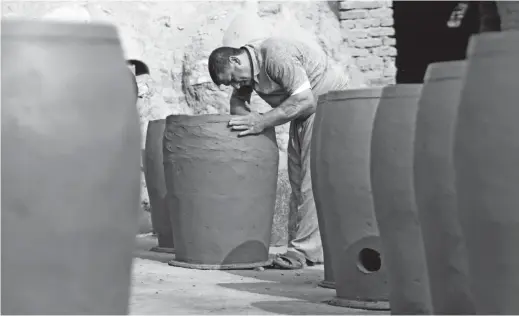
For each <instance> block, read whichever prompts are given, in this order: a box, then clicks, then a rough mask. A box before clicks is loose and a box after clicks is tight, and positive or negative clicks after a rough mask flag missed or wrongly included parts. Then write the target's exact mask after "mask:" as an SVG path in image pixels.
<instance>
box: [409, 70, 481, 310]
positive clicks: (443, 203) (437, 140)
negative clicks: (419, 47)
mask: <svg viewBox="0 0 519 316" xmlns="http://www.w3.org/2000/svg"><path fill="white" fill-rule="evenodd" d="M464 71H465V61H452V62H442V63H434V64H430V65H429V67H428V69H427V72H426V74H425V78H424V86H423V89H422V96H421V97H420V100H419V102H418V114H417V118H416V131H415V141H414V190H415V197H416V204H417V206H418V215H419V219H420V224H421V228H422V236H423V241H424V246H425V255H426V259H427V270H428V273H429V283H430V291H431V299H432V305H433V312H434V314H437V315H460V314H464V315H467V314H475V313H476V311H475V309H474V303H473V301H472V296H471V294H470V290H469V284H468V267H467V258H466V249H465V242H464V239H463V235H462V233H461V228H460V224H459V221H458V212H457V202H456V190H455V176H454V165H453V162H452V145H453V137H454V126H455V121H456V114H457V110H458V104H459V101H460V93H461V88H462V87H463V75H464Z"/></svg>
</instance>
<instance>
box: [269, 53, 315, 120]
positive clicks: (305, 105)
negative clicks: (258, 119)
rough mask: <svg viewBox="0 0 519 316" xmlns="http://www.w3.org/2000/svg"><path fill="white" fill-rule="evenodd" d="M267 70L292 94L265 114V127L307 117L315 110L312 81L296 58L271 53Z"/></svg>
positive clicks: (273, 78)
mask: <svg viewBox="0 0 519 316" xmlns="http://www.w3.org/2000/svg"><path fill="white" fill-rule="evenodd" d="M265 70H266V72H267V74H268V75H269V76H270V77H271V78H272V80H274V81H275V82H276V83H277V84H279V85H280V86H281V87H282V88H283V89H284V90H285V91H286V92H287V93H288V94H289V95H290V96H289V97H288V98H287V99H286V100H285V101H283V102H282V103H281V104H280V105H279V106H278V107H276V108H274V109H272V110H270V111H269V112H267V113H264V114H263V119H262V123H263V124H264V126H265V128H269V127H274V126H278V125H282V124H285V123H287V122H290V121H292V120H295V119H298V118H306V117H308V116H310V115H311V114H313V113H314V112H315V108H316V100H315V98H314V94H313V93H312V87H311V86H310V81H309V80H308V76H307V75H306V71H305V70H304V68H303V66H302V65H301V64H300V62H299V61H298V60H297V59H296V58H293V57H292V56H289V55H288V54H283V53H277V54H271V55H270V56H269V58H268V60H267V61H266V67H265Z"/></svg>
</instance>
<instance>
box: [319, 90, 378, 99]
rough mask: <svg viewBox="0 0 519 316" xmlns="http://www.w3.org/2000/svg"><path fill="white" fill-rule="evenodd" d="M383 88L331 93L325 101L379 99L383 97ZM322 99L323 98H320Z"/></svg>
mask: <svg viewBox="0 0 519 316" xmlns="http://www.w3.org/2000/svg"><path fill="white" fill-rule="evenodd" d="M382 92H383V88H382V87H374V88H360V89H351V90H336V91H330V92H328V93H327V94H325V95H323V97H322V99H323V101H335V100H352V99H378V98H380V97H381V96H382ZM319 99H321V97H320V98H319Z"/></svg>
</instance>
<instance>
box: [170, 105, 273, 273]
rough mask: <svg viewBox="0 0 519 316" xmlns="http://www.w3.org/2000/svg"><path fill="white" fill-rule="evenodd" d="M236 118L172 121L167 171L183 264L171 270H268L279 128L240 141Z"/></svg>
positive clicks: (182, 117)
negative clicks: (231, 124)
mask: <svg viewBox="0 0 519 316" xmlns="http://www.w3.org/2000/svg"><path fill="white" fill-rule="evenodd" d="M231 118H232V116H231V115H212V114H211V115H198V116H187V115H170V116H168V117H167V118H166V127H165V132H164V143H163V146H164V147H163V153H164V171H165V178H166V188H167V190H168V193H167V199H168V207H169V210H170V212H171V219H172V225H173V235H174V240H175V253H176V258H175V260H172V261H170V262H169V264H170V265H174V266H180V267H186V268H194V269H241V268H254V267H261V266H264V265H268V264H269V258H268V251H269V245H270V236H271V229H272V222H273V217H274V207H275V202H276V187H277V175H278V161H279V153H278V147H277V143H276V134H275V131H274V129H273V128H271V129H267V130H265V131H264V132H263V133H262V134H259V135H250V136H245V137H238V132H236V131H232V130H231V129H230V128H229V126H228V123H229V121H230V120H231Z"/></svg>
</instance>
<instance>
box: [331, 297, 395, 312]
mask: <svg viewBox="0 0 519 316" xmlns="http://www.w3.org/2000/svg"><path fill="white" fill-rule="evenodd" d="M326 303H328V304H329V305H332V306H339V307H348V308H355V309H366V310H373V311H388V310H391V309H390V308H389V301H361V300H349V299H345V298H340V297H334V298H332V299H331V300H329V301H326Z"/></svg>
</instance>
